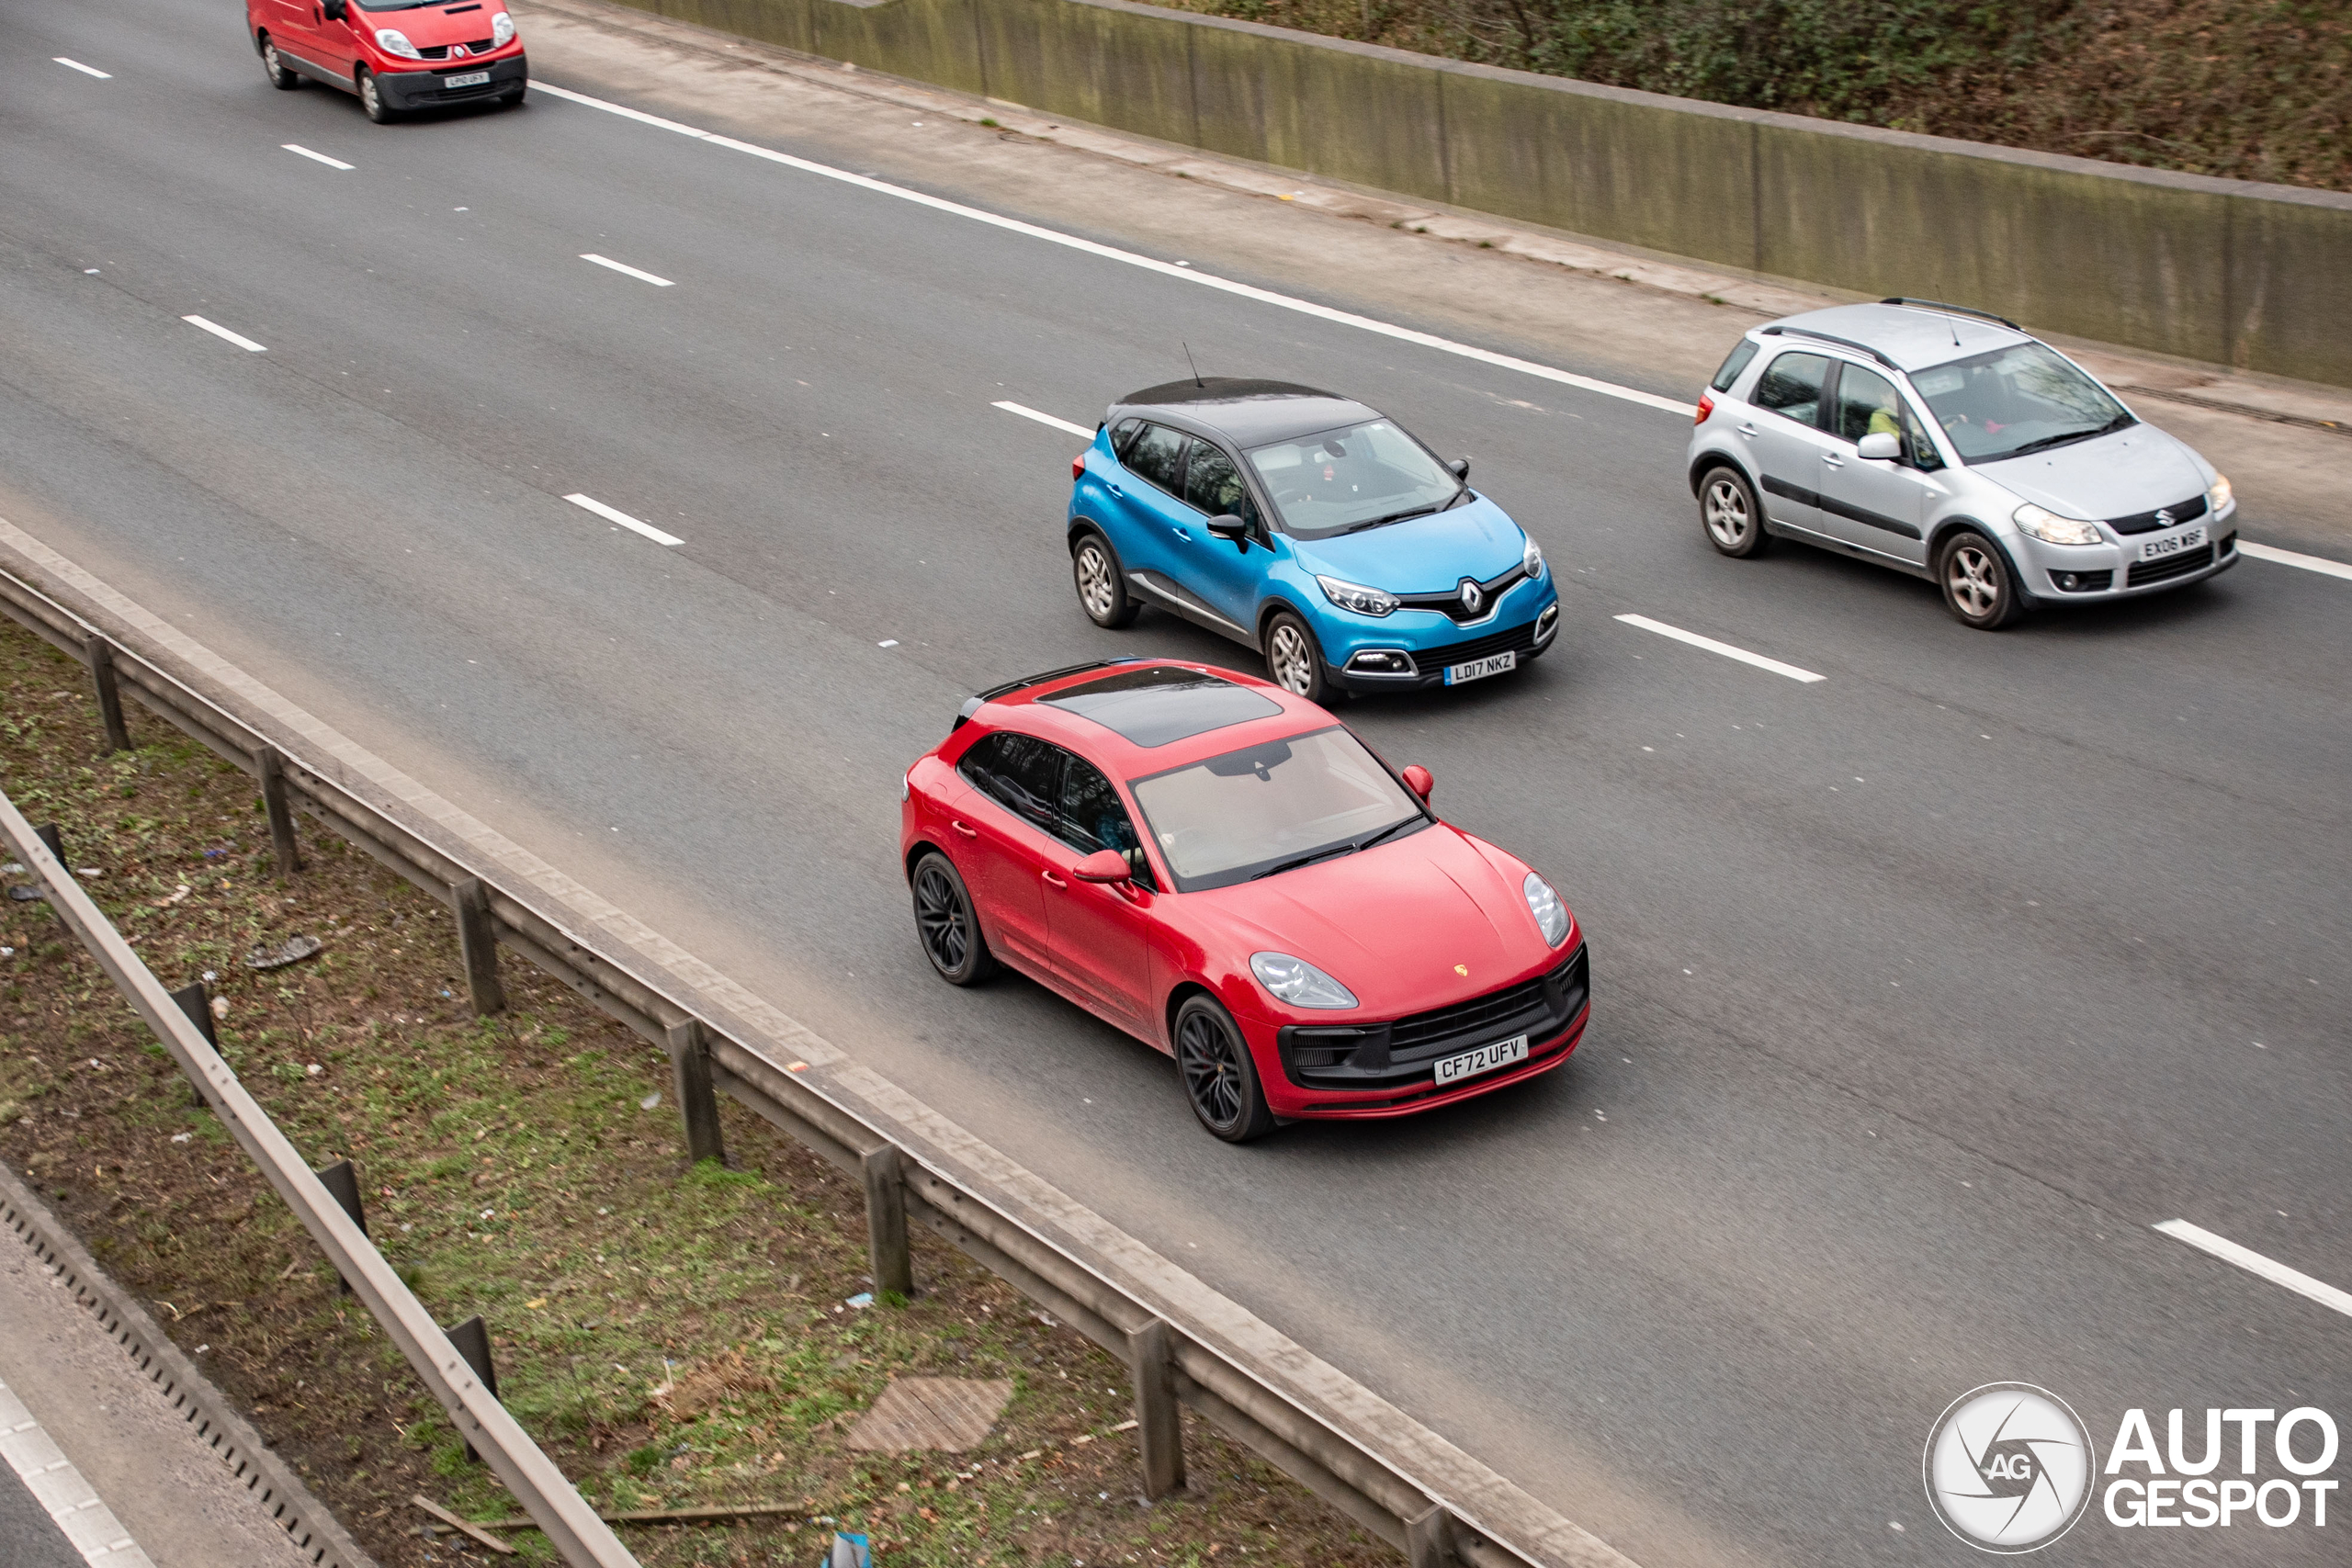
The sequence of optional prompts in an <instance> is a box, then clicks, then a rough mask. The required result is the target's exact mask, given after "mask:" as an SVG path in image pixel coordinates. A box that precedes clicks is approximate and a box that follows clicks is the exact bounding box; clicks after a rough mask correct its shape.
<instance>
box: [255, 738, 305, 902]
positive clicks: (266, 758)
mask: <svg viewBox="0 0 2352 1568" xmlns="http://www.w3.org/2000/svg"><path fill="white" fill-rule="evenodd" d="M254 772H255V773H259V774H260V775H261V804H262V809H263V810H264V811H266V812H267V813H268V814H269V847H270V849H271V850H272V851H274V852H276V854H277V874H278V875H280V876H291V875H293V874H295V873H296V872H298V871H300V870H301V869H302V852H301V850H300V848H299V847H298V846H297V845H296V844H295V842H294V808H293V807H291V806H289V805H288V804H287V800H286V760H285V759H284V758H283V757H280V756H279V755H278V754H277V747H275V746H265V747H263V748H262V749H261V750H258V751H255V752H254Z"/></svg>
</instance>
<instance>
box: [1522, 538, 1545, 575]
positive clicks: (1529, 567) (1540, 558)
mask: <svg viewBox="0 0 2352 1568" xmlns="http://www.w3.org/2000/svg"><path fill="white" fill-rule="evenodd" d="M1519 564H1520V566H1521V568H1523V569H1524V570H1526V572H1527V575H1528V576H1530V577H1541V576H1543V575H1544V547H1543V546H1541V545H1539V544H1537V543H1536V542H1535V541H1534V540H1532V539H1530V540H1528V541H1527V553H1526V554H1525V555H1523V556H1521V557H1520V558H1519Z"/></svg>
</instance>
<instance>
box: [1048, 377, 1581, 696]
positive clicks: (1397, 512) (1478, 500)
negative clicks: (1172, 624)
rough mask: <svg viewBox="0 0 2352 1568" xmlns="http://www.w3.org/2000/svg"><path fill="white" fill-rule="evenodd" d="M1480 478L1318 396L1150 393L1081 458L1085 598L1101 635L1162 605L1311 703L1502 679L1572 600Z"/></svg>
mask: <svg viewBox="0 0 2352 1568" xmlns="http://www.w3.org/2000/svg"><path fill="white" fill-rule="evenodd" d="M1469 473H1470V462H1469V459H1468V458H1466V457H1464V458H1460V459H1457V460H1455V461H1453V462H1451V463H1448V462H1443V461H1441V460H1440V459H1439V458H1438V457H1437V456H1436V455H1435V454H1434V453H1432V452H1430V449H1429V448H1428V447H1426V446H1422V445H1421V444H1420V442H1419V441H1418V440H1416V439H1414V438H1413V436H1412V435H1410V434H1408V433H1407V432H1406V431H1405V430H1404V428H1403V427H1402V426H1400V425H1398V424H1397V423H1395V422H1394V421H1392V420H1390V419H1388V418H1387V417H1386V416H1385V415H1384V414H1382V413H1381V412H1380V411H1379V410H1377V409H1374V408H1370V407H1367V406H1366V405H1365V404H1363V403H1360V402H1356V401H1354V400H1351V399H1348V398H1342V397H1339V396H1337V395H1335V394H1333V393H1330V392H1322V391H1317V390H1316V389H1313V388H1311V387H1297V386H1293V385H1291V384H1290V383H1288V382H1286V381H1258V380H1244V379H1239V378H1231V377H1216V376H1212V377H1208V378H1195V379H1193V380H1190V381H1177V382H1171V383H1170V384H1169V385H1167V386H1164V387H1151V388H1148V389H1145V390H1143V391H1140V392H1136V393H1134V394H1133V395H1131V396H1129V397H1126V398H1123V399H1121V400H1119V401H1118V402H1115V403H1114V404H1112V405H1111V408H1110V412H1108V413H1107V414H1106V415H1105V416H1104V418H1103V423H1102V426H1101V428H1099V429H1098V430H1097V431H1096V432H1095V434H1094V445H1093V446H1091V447H1089V448H1088V449H1087V451H1086V453H1085V455H1084V456H1083V457H1080V458H1079V459H1078V460H1077V461H1076V462H1075V463H1073V464H1072V465H1071V474H1072V478H1073V479H1074V480H1075V481H1076V482H1075V483H1074V485H1073V486H1072V488H1071V491H1070V499H1069V552H1070V570H1071V574H1072V577H1073V578H1074V580H1075V581H1076V583H1077V586H1078V599H1079V603H1080V604H1081V605H1083V606H1084V607H1085V610H1086V613H1087V615H1089V616H1090V617H1091V619H1092V620H1093V621H1094V623H1095V625H1097V626H1125V625H1127V624H1128V623H1129V622H1131V621H1133V620H1134V619H1135V617H1136V611H1137V610H1138V609H1139V608H1141V607H1142V606H1143V605H1146V604H1149V605H1152V606H1154V607H1156V608H1159V609H1162V610H1167V611H1170V612H1172V613H1174V614H1176V615H1182V616H1183V617H1184V618H1185V619H1186V620H1189V621H1193V622H1197V623H1198V624H1199V625H1201V626H1206V627H1208V628H1209V629H1210V630H1211V631H1214V632H1217V633H1219V634H1221V635H1223V636H1226V637H1231V638H1232V639H1233V640H1234V641H1236V642H1241V643H1247V644H1249V645H1250V647H1252V648H1255V649H1261V650H1262V651H1263V652H1264V654H1265V656H1266V663H1267V666H1268V668H1269V669H1270V671H1272V676H1273V679H1274V681H1275V682H1277V683H1278V684H1280V685H1281V686H1283V688H1285V689H1286V690H1289V691H1292V692H1295V693H1297V694H1299V695H1300V696H1303V697H1306V698H1307V699H1308V700H1309V701H1312V702H1323V701H1328V700H1329V698H1330V697H1332V696H1333V695H1334V694H1338V693H1340V692H1396V691H1410V690H1413V689H1415V688H1417V687H1421V686H1436V685H1447V686H1458V685H1461V684H1462V683H1463V682H1467V681H1476V680H1481V679H1483V678H1485V677H1487V676H1488V675H1498V674H1501V673H1502V672H1503V671H1507V670H1515V669H1517V668H1519V667H1520V666H1521V665H1522V664H1524V663H1526V662H1527V661H1528V660H1531V659H1533V658H1534V657H1535V656H1536V655H1538V654H1540V653H1542V652H1543V651H1544V649H1547V648H1549V647H1550V646H1551V644H1552V640H1553V638H1554V637H1555V635H1556V634H1557V633H1558V631H1559V629H1560V595H1559V592H1558V590H1557V589H1555V587H1554V585H1553V582H1552V574H1551V573H1550V572H1549V571H1548V570H1545V569H1544V551H1543V549H1542V547H1539V546H1538V545H1537V544H1536V543H1535V541H1534V540H1532V539H1531V538H1529V537H1528V536H1527V535H1526V534H1525V532H1523V531H1522V530H1521V528H1520V526H1519V525H1518V524H1516V523H1514V522H1512V521H1511V520H1510V515H1509V514H1508V513H1505V512H1504V511H1503V509H1502V508H1501V507H1499V506H1497V505H1496V504H1495V503H1494V502H1491V501H1489V500H1487V498H1486V497H1485V496H1483V495H1480V494H1479V493H1478V492H1477V491H1474V490H1472V489H1471V488H1470V485H1469Z"/></svg>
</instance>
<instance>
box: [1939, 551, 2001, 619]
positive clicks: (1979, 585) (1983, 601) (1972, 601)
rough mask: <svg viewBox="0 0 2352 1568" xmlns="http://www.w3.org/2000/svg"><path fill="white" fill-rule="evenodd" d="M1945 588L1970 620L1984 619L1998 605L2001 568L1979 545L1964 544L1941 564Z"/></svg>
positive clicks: (1954, 602)
mask: <svg viewBox="0 0 2352 1568" xmlns="http://www.w3.org/2000/svg"><path fill="white" fill-rule="evenodd" d="M1944 587H1945V588H1946V589H1947V590H1948V591H1949V592H1951V597H1952V603H1953V604H1958V605H1959V606H1960V607H1961V610H1962V613H1963V614H1965V615H1968V616H1969V618H1970V619H1972V620H1979V621H1981V620H1984V619H1985V618H1986V617H1987V616H1989V615H1992V613H1993V612H1994V611H1995V610H1996V609H1997V608H1998V607H1999V606H2000V603H2001V575H2000V568H1998V567H1996V566H1995V565H1994V564H1993V558H1992V556H1991V555H1990V554H1988V553H1987V552H1986V551H1985V549H1984V548H1983V547H1981V546H1978V545H1976V544H1973V543H1971V544H1964V545H1962V546H1961V547H1960V548H1958V549H1956V550H1954V551H1952V553H1951V559H1950V560H1949V561H1947V562H1945V563H1944Z"/></svg>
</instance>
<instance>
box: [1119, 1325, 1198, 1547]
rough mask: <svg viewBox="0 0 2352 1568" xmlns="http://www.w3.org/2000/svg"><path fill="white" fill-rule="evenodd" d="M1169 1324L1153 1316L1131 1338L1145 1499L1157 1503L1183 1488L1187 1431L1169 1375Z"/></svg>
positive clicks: (1129, 1351) (1172, 1366) (1172, 1363)
mask: <svg viewBox="0 0 2352 1568" xmlns="http://www.w3.org/2000/svg"><path fill="white" fill-rule="evenodd" d="M1168 1337H1169V1328H1168V1325H1167V1324H1165V1323H1163V1322H1161V1321H1160V1320H1159V1318H1156V1317H1155V1318H1153V1319H1152V1320H1151V1321H1150V1322H1149V1323H1147V1324H1145V1325H1143V1326H1142V1327H1141V1328H1138V1329H1136V1330H1135V1331H1134V1332H1133V1333H1131V1334H1129V1335H1128V1336H1127V1366H1128V1369H1129V1371H1131V1373H1132V1374H1133V1376H1134V1379H1135V1385H1136V1442H1137V1443H1138V1444H1139V1445H1140V1446H1141V1448H1142V1450H1143V1495H1144V1496H1145V1497H1146V1498H1148V1500H1150V1501H1152V1502H1155V1503H1157V1502H1158V1501H1159V1499H1161V1498H1162V1497H1165V1496H1167V1495H1168V1494H1170V1492H1173V1491H1176V1490H1177V1489H1178V1488H1180V1487H1182V1485H1183V1484H1184V1427H1183V1418H1182V1413H1181V1412H1180V1411H1179V1409H1178V1407H1177V1404H1176V1382H1175V1379H1174V1378H1173V1376H1171V1373H1172V1372H1173V1371H1174V1370H1175V1364H1176V1358H1175V1357H1174V1355H1173V1354H1171V1348H1170V1345H1169V1342H1168Z"/></svg>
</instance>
